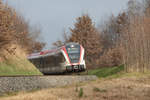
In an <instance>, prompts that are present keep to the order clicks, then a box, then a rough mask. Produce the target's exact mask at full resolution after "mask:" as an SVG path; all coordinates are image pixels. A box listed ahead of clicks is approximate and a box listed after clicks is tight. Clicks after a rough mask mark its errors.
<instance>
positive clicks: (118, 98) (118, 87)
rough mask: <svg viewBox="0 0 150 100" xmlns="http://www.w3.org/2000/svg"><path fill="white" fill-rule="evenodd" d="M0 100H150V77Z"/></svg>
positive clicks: (25, 94) (60, 89)
mask: <svg viewBox="0 0 150 100" xmlns="http://www.w3.org/2000/svg"><path fill="white" fill-rule="evenodd" d="M82 90H83V91H82ZM0 100H150V77H143V78H135V77H130V78H117V79H100V80H97V81H92V82H88V83H82V84H74V85H70V86H67V87H61V88H50V89H46V90H40V91H37V92H31V93H23V92H22V93H19V94H17V95H16V96H11V97H5V98H0Z"/></svg>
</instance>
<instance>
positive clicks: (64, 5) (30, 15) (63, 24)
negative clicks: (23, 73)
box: [3, 0, 129, 48]
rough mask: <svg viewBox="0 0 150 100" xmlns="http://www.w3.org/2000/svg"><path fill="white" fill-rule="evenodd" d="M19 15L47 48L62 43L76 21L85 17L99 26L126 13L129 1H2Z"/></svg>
mask: <svg viewBox="0 0 150 100" xmlns="http://www.w3.org/2000/svg"><path fill="white" fill-rule="evenodd" d="M3 1H7V3H8V4H9V5H10V6H12V7H13V8H15V9H16V11H17V12H19V13H21V14H22V15H23V16H24V17H25V19H26V20H28V21H29V22H30V24H31V25H36V26H40V27H41V29H42V34H41V36H42V37H43V40H44V41H45V42H46V43H47V46H46V48H50V47H51V46H52V45H51V44H52V43H53V42H55V41H56V40H58V39H62V33H63V31H64V30H66V31H68V28H69V27H73V24H74V23H75V19H76V18H77V17H79V16H81V15H82V14H84V13H88V14H89V15H90V16H91V18H92V19H93V22H94V23H95V24H96V25H98V24H99V23H100V21H101V20H105V19H106V18H107V17H108V16H109V15H111V14H112V13H113V14H114V15H117V14H118V13H119V12H121V11H122V10H123V9H126V5H127V2H128V1H129V0H3Z"/></svg>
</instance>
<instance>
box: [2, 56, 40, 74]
mask: <svg viewBox="0 0 150 100" xmlns="http://www.w3.org/2000/svg"><path fill="white" fill-rule="evenodd" d="M15 75H42V73H41V72H39V70H38V69H36V68H35V66H34V65H32V64H31V63H30V62H29V61H28V60H27V59H18V60H7V61H4V62H1V63H0V76H15Z"/></svg>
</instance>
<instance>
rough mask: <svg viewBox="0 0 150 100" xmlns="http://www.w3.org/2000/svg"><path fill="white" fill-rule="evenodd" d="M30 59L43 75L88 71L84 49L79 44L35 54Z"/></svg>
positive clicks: (69, 44) (68, 44)
mask: <svg viewBox="0 0 150 100" xmlns="http://www.w3.org/2000/svg"><path fill="white" fill-rule="evenodd" d="M28 59H29V60H30V61H31V62H32V63H33V64H34V65H35V66H36V67H37V68H38V69H39V70H40V71H41V72H42V73H43V74H57V73H64V72H82V71H85V70H86V65H85V60H84V48H83V47H82V46H81V45H80V44H78V43H67V44H66V45H64V46H62V47H60V48H57V49H54V50H46V51H42V52H39V53H33V54H31V55H29V56H28Z"/></svg>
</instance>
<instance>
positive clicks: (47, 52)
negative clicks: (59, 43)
mask: <svg viewBox="0 0 150 100" xmlns="http://www.w3.org/2000/svg"><path fill="white" fill-rule="evenodd" d="M61 48H62V47H61ZM61 48H57V49H52V50H44V51H41V52H38V53H32V54H30V55H28V59H36V58H41V57H47V56H52V55H56V54H58V53H60V52H61Z"/></svg>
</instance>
